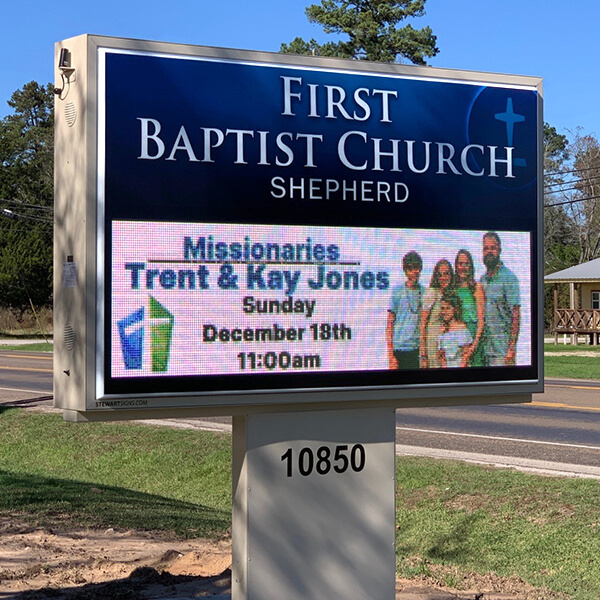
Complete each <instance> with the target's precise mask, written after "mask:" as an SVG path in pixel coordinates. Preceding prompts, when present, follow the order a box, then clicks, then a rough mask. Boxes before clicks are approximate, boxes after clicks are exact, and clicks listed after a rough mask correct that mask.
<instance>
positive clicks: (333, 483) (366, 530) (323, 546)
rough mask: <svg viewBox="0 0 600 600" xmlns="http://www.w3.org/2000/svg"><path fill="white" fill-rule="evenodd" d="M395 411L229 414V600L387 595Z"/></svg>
mask: <svg viewBox="0 0 600 600" xmlns="http://www.w3.org/2000/svg"><path fill="white" fill-rule="evenodd" d="M394 423H395V417H394V411H393V410H392V409H389V408H383V409H374V410H372V409H364V410H350V411H345V410H336V411H318V412H302V413H289V414H264V415H251V416H248V417H235V418H234V441H233V450H234V460H233V471H234V488H233V493H234V496H233V497H234V509H233V544H234V548H233V569H232V571H233V574H232V579H233V581H232V584H233V597H234V598H236V600H246V599H250V598H257V599H258V598H261V599H263V600H271V599H272V600H276V599H279V598H307V599H311V600H312V599H315V600H316V599H317V598H332V599H333V598H339V599H340V600H341V599H342V598H343V599H346V600H359V599H363V598H367V597H368V598H373V599H374V600H375V599H378V600H379V599H381V600H385V599H387V600H390V599H391V598H393V597H394V593H395V578H394V571H395V559H396V558H395V528H394V522H395V511H394V492H395V484H394V448H395V441H394Z"/></svg>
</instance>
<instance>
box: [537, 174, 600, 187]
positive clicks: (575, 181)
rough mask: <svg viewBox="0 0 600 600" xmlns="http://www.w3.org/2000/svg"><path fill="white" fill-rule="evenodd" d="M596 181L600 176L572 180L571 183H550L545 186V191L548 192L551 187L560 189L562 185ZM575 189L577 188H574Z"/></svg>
mask: <svg viewBox="0 0 600 600" xmlns="http://www.w3.org/2000/svg"><path fill="white" fill-rule="evenodd" d="M596 179H600V175H594V176H593V177H586V178H585V179H584V178H581V179H571V180H569V181H561V182H557V183H548V184H545V185H544V189H545V190H547V189H548V188H551V187H559V186H561V185H573V184H577V183H582V184H583V183H584V182H586V181H587V182H589V181H595V180H596ZM573 189H575V188H573Z"/></svg>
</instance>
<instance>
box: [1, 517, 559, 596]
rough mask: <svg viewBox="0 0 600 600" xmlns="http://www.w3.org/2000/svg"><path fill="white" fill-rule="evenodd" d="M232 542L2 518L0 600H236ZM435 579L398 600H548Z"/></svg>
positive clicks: (403, 586)
mask: <svg viewBox="0 0 600 600" xmlns="http://www.w3.org/2000/svg"><path fill="white" fill-rule="evenodd" d="M230 568H231V542H230V540H229V539H224V540H210V539H190V540H184V541H182V540H180V539H177V538H176V537H175V536H169V535H165V534H157V533H156V532H152V533H150V532H143V531H116V530H114V529H108V530H106V531H96V530H84V529H77V530H75V529H69V530H64V531H59V530H50V529H47V528H39V527H34V526H31V525H29V524H27V522H26V521H25V520H23V518H21V517H20V516H18V515H2V516H0V600H8V599H10V600H17V599H19V600H34V599H35V600H38V599H39V600H50V599H52V600H150V599H155V600H156V599H159V598H160V599H163V598H164V599H166V598H180V599H186V600H189V599H191V598H198V597H205V598H206V597H208V598H213V600H217V598H222V599H223V600H224V599H225V598H230V596H231V570H230ZM429 569H430V574H429V576H427V577H425V576H423V577H420V578H417V579H411V580H397V582H396V598H397V600H453V599H457V600H458V599H460V600H550V599H558V598H559V596H556V595H554V594H551V593H548V592H543V591H540V590H535V589H534V588H532V587H530V586H529V585H527V584H526V583H525V582H523V581H522V580H520V579H519V578H517V577H513V578H500V577H497V576H494V575H487V576H476V575H469V576H464V575H463V576H461V577H460V578H459V579H460V585H459V586H458V587H460V589H455V588H450V587H445V586H443V585H441V584H440V582H442V581H444V578H446V579H447V578H448V577H451V576H454V577H456V574H455V573H452V572H451V570H449V569H443V568H439V567H435V566H433V565H430V566H429Z"/></svg>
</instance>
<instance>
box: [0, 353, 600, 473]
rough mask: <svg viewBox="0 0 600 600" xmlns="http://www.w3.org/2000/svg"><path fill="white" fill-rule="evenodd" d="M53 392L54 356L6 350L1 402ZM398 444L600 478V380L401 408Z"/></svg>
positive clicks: (0, 357) (0, 356) (27, 400)
mask: <svg viewBox="0 0 600 600" xmlns="http://www.w3.org/2000/svg"><path fill="white" fill-rule="evenodd" d="M51 394H52V355H51V354H48V353H41V352H39V353H38V352H18V351H15V352H12V351H2V350H0V403H6V402H7V401H9V402H14V403H17V405H22V406H23V405H31V404H34V405H35V404H43V405H46V406H47V407H49V406H51V401H50V395H51ZM178 421H179V423H178V425H179V426H185V427H197V426H203V423H201V422H200V421H202V420H199V419H182V420H178ZM211 423H212V424H213V425H215V426H217V427H220V426H221V427H222V426H225V427H228V424H229V419H214V420H211ZM207 425H209V426H212V425H210V424H207ZM396 442H397V445H398V452H399V453H401V454H415V455H427V456H436V457H443V458H456V459H460V460H468V461H472V462H481V463H488V464H495V465H500V466H512V467H516V468H520V469H526V470H532V471H536V472H547V473H564V474H569V475H579V476H591V477H597V478H600V381H582V380H558V379H552V380H546V391H545V392H544V393H543V394H536V395H535V396H534V400H533V403H532V404H516V405H495V406H471V407H460V406H455V407H447V408H444V407H437V408H421V409H399V410H398V411H397V413H396Z"/></svg>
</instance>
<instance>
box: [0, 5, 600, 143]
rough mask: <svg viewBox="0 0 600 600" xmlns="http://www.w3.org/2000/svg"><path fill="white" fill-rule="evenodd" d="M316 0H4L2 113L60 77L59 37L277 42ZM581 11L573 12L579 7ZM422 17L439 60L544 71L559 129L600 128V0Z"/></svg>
mask: <svg viewBox="0 0 600 600" xmlns="http://www.w3.org/2000/svg"><path fill="white" fill-rule="evenodd" d="M310 3H311V2H310V1H309V0H254V1H253V0H170V2H165V1H164V0H161V1H157V0H81V1H80V2H69V3H67V4H65V3H61V2H56V1H49V0H20V1H19V2H12V1H9V0H6V1H5V2H4V3H3V6H2V36H0V50H1V52H2V57H3V58H2V63H1V64H2V69H1V71H0V116H5V115H6V114H8V113H9V112H10V107H9V106H8V105H7V104H6V102H7V100H8V99H9V98H10V96H11V94H12V92H13V91H15V90H16V89H18V88H20V87H22V86H23V85H24V84H25V83H27V82H28V81H31V80H36V81H38V82H40V83H45V82H48V81H51V80H52V77H53V46H54V42H56V41H59V40H62V39H65V38H69V37H72V36H75V35H80V34H83V33H92V34H101V35H111V36H116V37H131V38H142V39H156V40H161V41H169V42H179V43H186V44H199V45H208V46H224V47H233V48H244V49H252V50H264V51H273V52H276V51H277V50H278V49H279V46H280V44H281V42H289V41H291V40H292V39H293V38H294V37H296V36H302V37H304V38H307V39H308V38H311V37H315V38H316V39H317V40H319V41H325V40H326V39H328V36H325V34H323V33H322V31H321V29H320V28H319V27H318V26H317V25H311V24H310V23H308V21H307V19H306V17H305V15H304V9H305V8H306V6H308V5H309V4H310ZM571 6H572V7H573V11H572V12H567V10H569V8H570V7H571ZM426 8H427V15H426V16H425V17H423V18H422V19H418V20H417V21H416V22H415V23H414V25H415V26H424V25H429V26H431V27H432V29H433V31H434V33H435V34H436V35H437V38H438V47H439V49H440V53H439V55H438V56H437V57H436V58H434V59H432V60H431V61H430V64H431V65H432V66H436V67H445V68H454V69H467V70H476V71H491V72H499V73H516V74H522V75H535V76H540V77H543V78H544V100H545V103H544V118H545V120H546V121H547V122H549V123H550V124H551V125H554V126H555V127H556V128H557V129H558V131H559V132H561V133H567V132H568V130H571V131H572V130H575V128H577V127H582V128H583V130H584V132H586V133H592V134H596V135H600V102H599V100H598V99H599V97H600V78H599V77H598V71H599V68H598V58H597V57H598V54H599V48H598V41H597V40H598V23H600V2H598V0H580V1H579V2H576V3H573V5H569V4H568V3H567V4H565V3H564V1H562V0H502V1H501V2H500V1H497V0H428V2H427V4H426Z"/></svg>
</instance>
